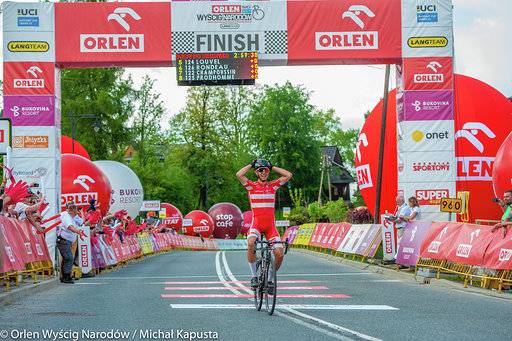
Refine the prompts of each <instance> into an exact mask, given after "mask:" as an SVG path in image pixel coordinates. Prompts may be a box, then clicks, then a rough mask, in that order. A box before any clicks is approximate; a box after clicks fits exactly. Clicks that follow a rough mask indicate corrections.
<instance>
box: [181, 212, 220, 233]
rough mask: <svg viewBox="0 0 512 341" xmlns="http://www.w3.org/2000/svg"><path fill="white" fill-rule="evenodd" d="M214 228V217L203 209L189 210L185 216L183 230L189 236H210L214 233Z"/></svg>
mask: <svg viewBox="0 0 512 341" xmlns="http://www.w3.org/2000/svg"><path fill="white" fill-rule="evenodd" d="M214 228H215V225H214V223H213V219H212V217H210V215H209V214H208V213H206V212H203V211H199V210H195V211H192V212H189V213H188V214H187V215H186V216H185V217H184V218H183V227H182V231H183V232H184V233H185V234H186V235H187V236H197V235H200V236H201V237H204V238H209V237H210V236H211V235H212V233H213V229H214Z"/></svg>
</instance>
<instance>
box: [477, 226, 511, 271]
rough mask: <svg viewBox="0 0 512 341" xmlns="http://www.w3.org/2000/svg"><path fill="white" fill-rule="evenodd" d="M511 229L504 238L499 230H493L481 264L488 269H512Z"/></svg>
mask: <svg viewBox="0 0 512 341" xmlns="http://www.w3.org/2000/svg"><path fill="white" fill-rule="evenodd" d="M511 234H512V231H508V234H507V236H506V237H505V238H503V237H502V235H501V231H497V232H494V234H493V238H492V240H491V242H490V243H489V245H488V246H487V251H486V252H485V255H484V263H483V266H484V267H486V268H489V269H500V270H512V235H511Z"/></svg>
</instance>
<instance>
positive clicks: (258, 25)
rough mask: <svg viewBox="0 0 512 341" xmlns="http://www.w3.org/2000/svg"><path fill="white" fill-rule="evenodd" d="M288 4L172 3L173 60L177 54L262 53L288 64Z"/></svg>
mask: <svg viewBox="0 0 512 341" xmlns="http://www.w3.org/2000/svg"><path fill="white" fill-rule="evenodd" d="M286 3H287V2H286V1H229V2H218V1H183V2H176V1H174V2H172V6H171V7H172V49H173V51H172V52H173V60H174V59H175V55H176V54H177V53H194V52H197V53H217V52H258V59H259V60H262V61H266V62H267V64H268V63H270V62H272V63H274V64H286V58H287V52H288V35H287V21H286V18H287V13H286Z"/></svg>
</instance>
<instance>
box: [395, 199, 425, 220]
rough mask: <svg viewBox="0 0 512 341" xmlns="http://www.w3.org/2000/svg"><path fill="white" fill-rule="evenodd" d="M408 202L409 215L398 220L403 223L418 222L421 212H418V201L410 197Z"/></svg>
mask: <svg viewBox="0 0 512 341" xmlns="http://www.w3.org/2000/svg"><path fill="white" fill-rule="evenodd" d="M408 202H409V208H410V212H411V213H410V214H409V215H404V216H403V217H400V218H401V219H403V220H405V221H411V220H420V219H421V211H420V204H419V203H418V199H416V197H410V198H409V200H408Z"/></svg>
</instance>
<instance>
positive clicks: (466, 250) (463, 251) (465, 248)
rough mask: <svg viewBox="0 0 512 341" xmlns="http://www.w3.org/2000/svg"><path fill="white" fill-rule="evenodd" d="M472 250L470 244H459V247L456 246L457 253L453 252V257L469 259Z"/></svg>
mask: <svg viewBox="0 0 512 341" xmlns="http://www.w3.org/2000/svg"><path fill="white" fill-rule="evenodd" d="M472 248H473V245H471V244H459V246H457V251H456V252H455V255H456V256H457V257H462V258H469V255H470V254H471V249H472Z"/></svg>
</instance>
